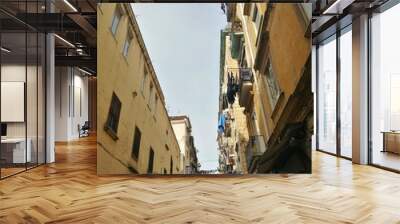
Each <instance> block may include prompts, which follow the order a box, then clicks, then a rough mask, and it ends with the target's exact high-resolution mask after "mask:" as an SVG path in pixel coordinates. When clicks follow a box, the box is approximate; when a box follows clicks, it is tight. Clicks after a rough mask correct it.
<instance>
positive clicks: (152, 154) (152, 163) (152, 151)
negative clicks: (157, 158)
mask: <svg viewBox="0 0 400 224" xmlns="http://www.w3.org/2000/svg"><path fill="white" fill-rule="evenodd" d="M153 165H154V150H153V149H152V148H150V155H149V166H148V167H147V173H148V174H152V173H153Z"/></svg>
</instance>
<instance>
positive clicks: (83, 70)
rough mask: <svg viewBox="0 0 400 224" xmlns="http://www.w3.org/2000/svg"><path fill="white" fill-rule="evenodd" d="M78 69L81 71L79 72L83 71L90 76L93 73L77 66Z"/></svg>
mask: <svg viewBox="0 0 400 224" xmlns="http://www.w3.org/2000/svg"><path fill="white" fill-rule="evenodd" d="M78 70H79V71H81V72H83V73H85V74H87V75H89V76H92V75H93V74H92V73H90V72H88V71H86V70H83V69H81V68H79V67H78Z"/></svg>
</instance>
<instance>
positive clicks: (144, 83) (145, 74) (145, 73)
mask: <svg viewBox="0 0 400 224" xmlns="http://www.w3.org/2000/svg"><path fill="white" fill-rule="evenodd" d="M143 70H144V72H143V78H142V83H141V84H140V91H141V92H142V94H144V87H145V86H146V82H147V76H148V74H147V68H146V66H144V69H143Z"/></svg>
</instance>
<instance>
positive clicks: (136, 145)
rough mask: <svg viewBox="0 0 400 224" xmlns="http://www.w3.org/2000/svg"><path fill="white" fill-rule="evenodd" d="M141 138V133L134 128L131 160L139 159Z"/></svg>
mask: <svg viewBox="0 0 400 224" xmlns="http://www.w3.org/2000/svg"><path fill="white" fill-rule="evenodd" d="M141 138H142V132H141V131H140V130H139V128H138V127H135V134H134V136H133V145H132V155H131V157H132V159H135V160H138V159H139V151H140V141H141Z"/></svg>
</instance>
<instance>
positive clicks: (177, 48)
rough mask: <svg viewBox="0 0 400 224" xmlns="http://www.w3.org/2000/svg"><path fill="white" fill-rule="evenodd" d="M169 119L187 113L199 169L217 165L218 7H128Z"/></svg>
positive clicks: (220, 14) (222, 21)
mask: <svg viewBox="0 0 400 224" xmlns="http://www.w3.org/2000/svg"><path fill="white" fill-rule="evenodd" d="M133 11H134V13H135V15H136V19H137V21H138V24H139V27H140V31H141V33H142V36H143V39H144V42H145V44H146V47H147V51H148V52H149V55H150V58H151V60H152V63H153V66H154V69H155V71H156V74H157V77H158V80H159V82H160V85H161V88H162V90H163V93H164V96H165V101H166V104H167V110H168V111H169V115H188V116H189V118H190V121H191V124H192V135H193V136H194V142H195V146H196V148H197V149H198V155H197V156H198V158H199V162H200V163H201V169H202V170H210V169H216V168H217V166H218V150H217V141H216V139H217V120H218V97H219V63H220V31H221V29H223V28H224V27H225V26H226V16H225V15H224V14H223V12H222V10H221V7H220V4H215V3H214V4H197V3H196V4H194V3H187V4H182V3H181V4H155V3H142V4H133Z"/></svg>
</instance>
